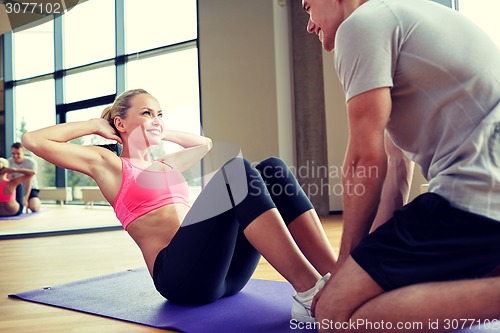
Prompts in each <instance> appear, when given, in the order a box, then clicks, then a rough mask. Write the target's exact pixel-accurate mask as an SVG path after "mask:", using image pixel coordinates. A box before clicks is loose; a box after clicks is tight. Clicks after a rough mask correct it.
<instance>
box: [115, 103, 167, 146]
mask: <svg viewBox="0 0 500 333" xmlns="http://www.w3.org/2000/svg"><path fill="white" fill-rule="evenodd" d="M130 104H131V106H130V108H129V109H128V111H127V117H126V118H125V119H121V121H122V123H123V131H124V133H127V139H126V140H127V144H128V145H129V146H134V147H136V148H138V149H142V148H147V147H150V146H155V145H158V144H160V143H161V140H162V138H163V128H164V124H163V120H162V116H163V112H162V110H161V108H160V104H159V103H158V101H157V100H156V99H155V98H154V97H153V96H151V95H149V94H139V95H136V96H134V97H132V98H131V100H130Z"/></svg>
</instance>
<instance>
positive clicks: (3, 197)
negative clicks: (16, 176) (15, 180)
mask: <svg viewBox="0 0 500 333" xmlns="http://www.w3.org/2000/svg"><path fill="white" fill-rule="evenodd" d="M8 181H9V180H8V179H6V180H4V181H3V182H1V183H0V202H9V201H11V200H12V199H14V198H15V197H16V190H15V189H14V192H12V194H11V195H6V194H4V193H3V191H4V190H5V185H6V184H7V182H8Z"/></svg>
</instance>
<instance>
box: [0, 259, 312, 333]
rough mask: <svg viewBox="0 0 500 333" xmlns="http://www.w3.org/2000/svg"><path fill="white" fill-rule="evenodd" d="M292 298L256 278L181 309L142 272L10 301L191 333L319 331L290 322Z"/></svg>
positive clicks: (279, 285)
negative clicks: (223, 294)
mask: <svg viewBox="0 0 500 333" xmlns="http://www.w3.org/2000/svg"><path fill="white" fill-rule="evenodd" d="M292 293H293V289H292V287H291V285H290V284H289V283H286V282H279V281H268V280H257V279H252V280H250V281H249V283H248V284H247V286H246V287H245V288H244V289H243V290H242V291H241V292H239V293H238V294H236V295H234V296H230V297H225V298H222V299H220V300H218V301H216V302H214V303H211V304H207V305H202V306H181V305H176V304H172V303H170V302H168V301H166V300H165V299H164V298H163V297H162V296H160V295H159V294H158V293H157V291H156V290H155V288H154V286H153V282H152V280H151V277H150V276H149V273H148V272H147V270H146V269H143V268H139V269H132V270H128V271H125V272H119V273H114V274H110V275H104V276H100V277H95V278H91V279H86V280H81V281H76V282H72V283H67V284H63V285H58V286H51V287H45V288H42V289H37V290H32V291H28V292H23V293H18V294H13V295H9V297H16V298H20V299H23V300H26V301H31V302H36V303H42V304H47V305H52V306H56V307H60V308H65V309H71V310H75V311H80V312H85V313H90V314H95V315H99V316H104V317H109V318H115V319H120V320H124V321H128V322H133V323H137V324H142V325H147V326H152V327H156V328H162V329H171V330H178V331H181V332H186V333H197V332H200V333H201V332H203V333H210V332H214V333H215V332H217V333H220V332H224V333H256V332H259V333H282V332H297V331H299V332H316V331H315V330H306V329H302V330H300V329H298V328H297V326H294V325H293V324H291V323H290V312H291V306H292V297H291V296H292Z"/></svg>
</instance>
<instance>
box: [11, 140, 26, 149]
mask: <svg viewBox="0 0 500 333" xmlns="http://www.w3.org/2000/svg"><path fill="white" fill-rule="evenodd" d="M10 148H15V149H21V148H24V147H23V145H22V144H21V142H14V143H13V144H12V146H10Z"/></svg>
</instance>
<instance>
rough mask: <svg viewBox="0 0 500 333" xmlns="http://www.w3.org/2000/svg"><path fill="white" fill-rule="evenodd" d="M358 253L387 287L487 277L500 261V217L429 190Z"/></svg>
mask: <svg viewBox="0 0 500 333" xmlns="http://www.w3.org/2000/svg"><path fill="white" fill-rule="evenodd" d="M352 257H353V259H354V260H355V261H356V262H357V263H358V264H359V265H360V266H361V267H362V268H363V269H364V270H365V271H366V272H367V273H368V274H369V275H370V276H371V277H372V278H373V279H374V280H375V282H377V283H378V285H379V286H380V287H381V288H383V289H384V290H386V291H389V290H393V289H397V288H401V287H404V286H408V285H412V284H417V283H424V282H437V281H452V280H460V279H473V278H480V277H485V276H487V275H488V274H489V273H491V272H492V271H493V270H495V269H496V268H498V267H499V266H500V221H496V220H492V219H489V218H487V217H484V216H480V215H477V214H473V213H470V212H466V211H463V210H461V209H458V208H455V207H452V206H451V205H450V203H449V202H448V201H447V200H446V199H444V198H443V197H441V196H439V195H437V194H435V193H425V194H422V195H420V196H419V197H417V198H416V199H415V200H413V201H412V202H411V203H409V204H408V205H406V206H405V207H403V208H402V209H401V210H399V211H397V212H396V213H395V214H394V216H393V218H392V219H391V220H389V221H388V222H387V223H385V224H383V225H382V226H380V227H379V228H377V229H376V230H375V231H374V232H373V233H371V234H370V235H368V236H367V237H366V238H365V239H364V240H363V241H361V243H360V244H359V245H358V246H357V247H356V249H355V250H354V251H353V253H352Z"/></svg>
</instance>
